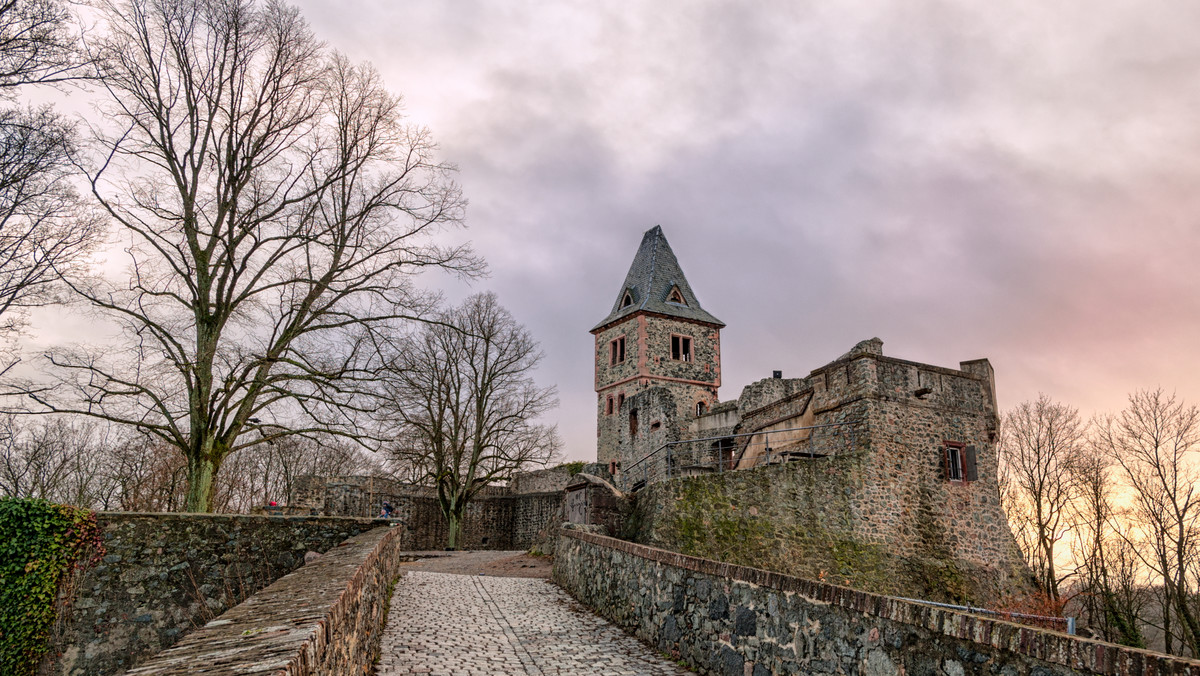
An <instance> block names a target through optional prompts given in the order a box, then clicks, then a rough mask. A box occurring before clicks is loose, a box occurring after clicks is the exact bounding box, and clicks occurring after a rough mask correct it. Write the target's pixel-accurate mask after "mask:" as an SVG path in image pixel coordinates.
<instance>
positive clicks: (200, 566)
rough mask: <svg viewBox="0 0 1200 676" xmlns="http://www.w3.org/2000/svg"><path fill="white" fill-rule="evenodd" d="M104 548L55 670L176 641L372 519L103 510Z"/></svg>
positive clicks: (80, 588) (103, 663)
mask: <svg viewBox="0 0 1200 676" xmlns="http://www.w3.org/2000/svg"><path fill="white" fill-rule="evenodd" d="M98 520H99V523H100V526H101V528H102V529H103V534H104V548H105V552H106V555H105V556H104V559H103V560H102V561H101V563H100V565H98V566H95V567H93V568H92V569H90V570H88V571H87V573H86V574H85V575H84V576H83V577H82V579H81V580H79V582H78V585H77V592H76V595H75V598H74V602H73V604H72V611H71V614H70V617H69V619H68V621H67V624H66V629H65V631H64V632H63V633H62V634H61V635H60V637H59V638H58V640H57V642H56V646H55V647H54V651H55V652H56V653H60V654H61V657H60V658H59V659H57V660H56V667H55V673H58V674H64V675H66V674H70V675H72V676H81V675H84V674H87V675H89V676H91V675H102V674H114V673H118V672H120V671H122V670H124V669H127V668H129V667H130V666H131V665H133V664H135V663H137V662H138V661H139V660H142V659H145V658H146V657H147V656H149V655H152V654H154V653H157V652H159V651H160V650H163V649H164V648H167V647H169V646H171V645H174V644H175V643H176V642H177V641H179V640H180V638H182V637H183V636H184V635H186V634H187V633H189V632H191V631H192V630H194V629H196V628H198V627H202V626H204V624H205V623H206V622H208V621H209V620H212V619H214V618H215V617H217V616H218V615H220V614H221V613H222V612H224V611H225V610H226V609H228V608H230V607H232V606H233V605H235V604H236V603H239V602H240V601H241V600H242V599H244V598H246V597H248V596H250V595H251V594H253V593H255V592H256V591H258V590H259V589H262V588H263V587H266V586H267V585H269V584H271V583H272V582H274V581H275V580H277V579H279V578H281V577H283V576H284V575H286V574H288V573H290V572H292V571H293V570H296V569H297V568H299V567H301V566H302V565H304V556H305V554H306V553H307V552H309V551H313V552H325V551H328V550H329V549H331V548H333V547H335V546H336V545H337V544H338V543H340V542H342V541H344V540H346V539H347V538H350V537H352V536H355V535H358V534H360V533H363V532H366V531H368V530H371V529H372V528H377V527H379V525H380V523H381V522H378V521H374V520H371V519H345V518H323V517H322V518H318V517H266V516H245V515H229V514H141V513H122V512H101V513H100V514H99V515H98Z"/></svg>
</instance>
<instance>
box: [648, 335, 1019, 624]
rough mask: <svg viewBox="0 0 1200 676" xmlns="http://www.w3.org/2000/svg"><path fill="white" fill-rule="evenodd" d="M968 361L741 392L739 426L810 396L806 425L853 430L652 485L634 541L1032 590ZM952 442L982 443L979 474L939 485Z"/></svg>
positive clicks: (840, 364) (909, 588)
mask: <svg viewBox="0 0 1200 676" xmlns="http://www.w3.org/2000/svg"><path fill="white" fill-rule="evenodd" d="M868 347H870V346H869V345H868ZM975 363H976V364H977V365H979V366H978V367H977V370H975V371H972V372H968V371H966V370H963V371H959V370H954V369H947V368H940V367H936V366H930V365H926V364H917V363H914V362H907V361H903V360H899V359H892V358H888V357H884V356H882V355H881V354H879V353H878V352H871V351H860V352H857V353H856V352H851V353H850V354H848V355H847V356H845V357H843V358H841V359H839V360H837V361H835V362H833V363H831V364H829V365H827V366H825V367H822V368H820V369H817V370H816V371H813V373H812V374H811V375H810V376H809V377H808V378H805V379H792V380H782V379H778V380H771V379H768V380H765V381H760V382H759V383H755V384H754V385H752V386H750V387H747V388H746V392H745V393H744V394H743V398H742V399H743V401H744V402H745V404H746V407H747V408H749V407H753V408H751V409H750V410H748V411H745V412H744V416H745V417H744V418H743V422H744V424H743V426H742V427H740V428H739V431H742V432H750V431H754V430H755V424H756V421H757V423H758V424H766V423H767V422H769V421H770V420H773V419H776V418H778V417H780V416H781V415H785V414H793V413H795V411H794V410H791V408H789V407H792V404H796V405H797V406H798V405H799V403H801V402H803V401H808V399H807V397H809V396H810V395H808V394H806V393H805V392H806V391H807V392H811V401H809V402H808V404H807V409H808V410H810V411H811V412H812V422H813V424H815V425H825V424H830V423H853V424H852V425H850V426H848V427H837V428H823V429H821V430H818V431H817V432H815V433H814V442H813V448H814V450H819V451H820V452H822V453H825V454H828V457H824V458H815V459H797V460H794V461H793V462H790V463H786V464H782V465H774V466H765V467H757V468H754V469H746V470H740V471H735V472H725V473H720V474H708V475H702V476H698V477H690V478H682V479H678V478H677V479H671V480H669V481H665V482H662V483H658V484H651V485H650V486H648V487H647V488H644V489H642V490H641V491H639V492H638V493H637V508H636V518H635V519H634V520H633V526H634V528H633V531H634V532H635V533H636V535H635V539H636V541H637V542H641V543H645V544H649V545H652V546H660V547H663V548H666V549H669V550H672V551H678V552H682V553H684V554H689V555H694V556H702V557H706V558H713V559H719V560H722V561H729V562H731V563H737V564H742V565H751V566H756V567H762V568H768V569H771V570H778V571H781V572H785V573H789V574H795V575H802V576H807V577H814V578H815V577H821V576H825V577H827V578H828V579H830V580H836V581H838V582H840V583H843V584H847V585H848V586H854V587H857V588H863V589H874V590H879V591H882V592H885V593H892V594H898V595H904V596H917V597H920V598H927V599H932V600H940V601H947V602H955V603H972V604H991V603H996V602H998V601H1000V600H1001V599H1003V598H1004V597H1005V596H1006V595H1010V594H1014V593H1015V594H1022V593H1025V592H1027V591H1029V589H1030V587H1029V574H1028V570H1027V568H1026V567H1025V565H1024V563H1023V561H1022V559H1021V556H1020V553H1019V551H1018V549H1017V545H1016V541H1015V539H1014V538H1013V536H1012V533H1011V531H1010V530H1009V527H1008V522H1007V520H1006V519H1005V516H1004V513H1003V510H1002V509H1001V506H1000V500H999V489H998V487H997V481H996V454H995V443H994V442H995V432H996V417H995V404H994V401H993V398H994V395H992V392H993V388H992V382H991V379H990V377H989V376H990V366H986V361H980V362H975ZM985 367H986V368H985ZM776 398H778V399H776ZM772 401H777V402H778V404H773V403H770V402H772ZM781 406H782V408H781ZM792 408H794V407H792ZM776 409H778V410H776ZM948 441H952V442H957V443H961V444H964V445H970V446H973V447H974V448H975V449H976V452H977V469H978V476H977V479H976V480H974V481H950V480H948V479H947V475H946V468H945V465H944V463H945V443H946V442H948Z"/></svg>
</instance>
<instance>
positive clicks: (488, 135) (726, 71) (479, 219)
mask: <svg viewBox="0 0 1200 676" xmlns="http://www.w3.org/2000/svg"><path fill="white" fill-rule="evenodd" d="M299 4H300V7H301V9H302V11H303V12H304V14H305V16H306V17H307V18H308V20H309V21H310V22H311V24H312V25H313V27H314V29H315V31H316V33H317V34H318V35H319V36H320V37H321V38H323V39H325V40H327V41H328V42H329V43H330V44H331V45H332V46H334V47H335V48H337V49H339V50H342V51H344V52H346V53H347V54H349V55H350V56H351V57H352V58H355V59H359V60H362V59H366V60H370V61H372V62H373V63H374V64H375V65H376V67H377V68H378V69H379V70H380V71H381V72H382V73H383V75H384V78H385V80H386V81H387V82H388V84H389V86H390V88H391V89H392V90H393V91H395V92H399V93H402V94H403V95H404V97H405V101H406V107H407V110H408V112H409V114H410V117H411V119H412V120H414V121H416V122H419V123H421V124H425V125H428V126H429V127H430V128H431V129H432V131H433V133H434V135H435V137H436V138H437V139H438V140H439V142H440V144H441V149H442V156H443V157H444V159H446V160H448V161H451V162H454V163H456V164H457V165H458V166H459V168H460V174H459V180H460V182H461V183H462V185H463V187H464V191H465V193H466V195H467V197H468V198H469V200H470V208H469V211H468V225H469V228H468V230H467V231H466V232H465V233H463V236H464V237H465V238H469V239H470V240H472V241H473V242H474V245H475V247H476V249H477V250H478V251H479V252H480V253H481V254H483V256H484V257H486V259H487V261H488V263H489V265H490V277H489V278H488V279H485V280H482V281H480V282H477V283H476V284H475V288H477V289H480V290H483V289H490V290H494V291H496V292H497V293H498V294H499V296H500V299H501V302H503V303H504V304H505V305H506V306H507V307H509V308H510V309H511V310H512V311H513V313H514V314H515V315H516V317H517V318H518V320H520V321H521V322H523V323H524V324H525V325H527V326H528V327H529V328H530V329H531V330H532V332H533V333H534V335H535V336H536V337H537V339H538V340H540V341H541V343H542V346H543V348H544V350H545V352H546V359H545V361H544V362H543V366H542V368H541V369H540V370H539V373H538V377H539V380H540V381H542V382H543V383H545V384H550V383H555V384H557V386H558V388H559V391H560V394H561V401H562V403H561V407H560V408H559V409H558V411H557V413H556V418H557V422H558V423H559V426H560V429H561V431H562V433H563V436H564V438H565V441H566V453H567V456H568V458H569V459H589V460H590V459H594V458H595V452H596V449H595V405H594V397H595V394H594V392H593V390H592V384H593V381H592V358H591V354H592V346H593V339H592V336H590V335H589V334H588V330H589V329H590V328H591V327H592V326H593V325H594V324H595V323H596V322H597V321H599V320H600V319H601V318H603V317H604V316H605V315H606V314H607V313H608V311H609V310H610V309H611V306H612V304H613V302H614V300H615V299H616V296H617V294H618V292H619V291H620V285H621V282H622V280H623V279H624V276H625V272H626V270H627V268H628V266H629V263H630V262H631V261H632V258H633V255H634V252H635V251H636V248H637V246H638V243H639V241H640V238H641V234H642V232H644V231H645V230H647V229H649V228H651V227H653V226H654V225H656V224H661V225H662V226H663V229H664V231H665V233H666V236H667V238H668V240H669V241H670V242H671V245H672V247H673V248H674V250H675V252H676V254H677V255H678V257H679V259H680V262H681V263H682V265H683V268H684V270H685V272H686V273H687V275H688V279H689V281H690V282H691V285H692V287H693V288H694V290H695V291H696V294H697V295H698V297H699V299H700V302H701V304H702V305H703V306H704V308H705V309H707V310H709V311H710V312H712V313H713V314H714V315H716V316H717V317H719V318H721V319H722V320H723V321H725V322H726V324H727V325H728V326H727V328H726V329H725V330H724V332H723V334H722V358H723V365H724V369H723V377H724V386H723V387H722V388H721V391H720V394H721V398H722V399H732V398H736V397H737V396H738V394H739V393H740V391H741V388H742V387H743V386H744V385H746V384H748V383H750V382H752V381H754V380H757V379H758V378H761V377H764V376H768V375H770V372H771V370H773V369H782V370H783V371H784V374H785V375H786V376H789V377H792V376H802V375H806V374H807V373H808V372H809V371H810V370H812V369H814V368H816V367H819V366H821V365H822V364H825V363H827V362H828V361H830V360H832V359H834V358H836V357H837V356H838V355H840V354H842V353H843V352H845V351H846V350H848V349H849V348H850V347H851V346H852V345H853V344H854V343H855V342H857V341H859V340H863V339H866V338H870V337H873V336H878V337H879V338H881V339H883V341H884V353H885V354H888V355H892V356H896V357H901V358H905V359H912V360H918V361H924V362H929V363H933V364H937V365H942V366H951V367H957V365H958V362H959V361H961V360H967V359H975V358H979V357H988V358H989V359H991V361H992V364H993V365H994V367H995V369H996V375H997V388H998V395H999V398H1000V404H1001V406H1002V407H1005V408H1007V407H1009V406H1011V405H1013V404H1016V403H1018V402H1020V401H1022V400H1026V399H1031V398H1033V397H1035V396H1036V395H1037V394H1038V392H1039V391H1040V392H1045V393H1047V394H1049V395H1050V396H1051V397H1053V398H1055V399H1058V400H1061V401H1064V402H1067V403H1069V404H1072V405H1075V406H1077V407H1079V408H1080V410H1081V412H1083V413H1084V414H1085V415H1091V414H1092V413H1095V412H1103V411H1116V410H1118V409H1120V408H1121V407H1122V406H1123V405H1124V400H1125V396H1126V395H1127V394H1128V393H1129V392H1131V391H1133V390H1135V389H1138V388H1152V387H1156V386H1159V385H1161V386H1163V387H1165V388H1167V389H1168V390H1177V391H1178V392H1179V394H1180V395H1182V396H1184V397H1186V398H1187V399H1189V400H1190V401H1192V402H1194V403H1200V379H1198V376H1200V355H1198V353H1197V350H1198V349H1200V308H1198V307H1197V306H1198V305H1200V274H1198V272H1197V269H1196V268H1197V265H1196V261H1197V260H1198V259H1200V227H1198V223H1197V219H1198V214H1200V39H1197V34H1198V29H1200V3H1187V2H1145V0H1140V1H1136V2H1135V1H1128V2H1119V1H1110V0H1087V1H1086V2H1083V1H1075V2H1072V1H1062V2H1054V3H1046V2H1041V1H1038V2H1023V3H1022V2H1012V3H977V2H965V1H964V2H957V3H950V2H923V1H921V0H913V1H910V2H904V3H869V2H852V1H849V0H845V1H839V2H820V3H816V2H795V1H789V2H755V3H745V2H724V3H722V2H696V1H688V2H662V1H658V2H642V3H634V2H596V1H595V0H586V1H578V2H563V1H558V2H553V3H551V2H521V1H519V0H492V1H490V2H477V1H470V0H456V1H455V2H446V1H445V0H375V1H367V0H341V1H333V0H303V1H302V2H300V3H299Z"/></svg>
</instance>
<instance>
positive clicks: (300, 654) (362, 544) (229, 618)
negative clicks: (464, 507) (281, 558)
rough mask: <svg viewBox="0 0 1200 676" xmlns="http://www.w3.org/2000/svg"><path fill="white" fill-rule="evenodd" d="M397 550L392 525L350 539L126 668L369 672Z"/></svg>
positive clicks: (157, 672)
mask: <svg viewBox="0 0 1200 676" xmlns="http://www.w3.org/2000/svg"><path fill="white" fill-rule="evenodd" d="M404 550H405V543H404V536H403V532H402V531H401V530H399V529H397V528H376V529H374V530H371V531H369V532H367V533H364V534H362V535H359V536H356V537H353V538H350V539H349V540H347V541H345V542H343V543H342V544H341V545H340V546H338V547H335V548H334V549H332V550H331V551H329V552H327V553H326V554H325V555H323V556H321V557H320V558H317V559H316V560H314V561H312V562H311V563H309V564H307V565H305V566H303V567H302V568H300V569H299V570H296V571H295V572H293V573H291V574H289V575H286V576H284V577H282V578H281V579H279V580H278V581H276V582H274V583H273V584H271V585H270V586H269V587H267V588H266V589H263V590H262V591H260V592H258V593H257V594H255V595H254V598H253V599H252V600H250V601H247V602H245V603H242V604H240V605H238V606H236V607H234V608H232V609H230V610H229V611H228V612H226V613H224V614H223V615H221V618H220V621H219V622H214V623H212V624H210V625H208V626H205V627H203V628H200V629H198V630H197V631H195V632H193V633H191V634H189V635H188V636H187V637H186V638H184V639H183V640H182V641H180V642H179V643H178V644H177V645H176V646H174V647H172V648H171V649H169V650H166V651H163V652H161V653H159V654H157V655H154V656H152V657H150V658H149V659H148V660H147V661H146V662H145V663H144V664H142V665H141V666H139V667H138V668H137V670H136V671H135V672H131V673H136V674H138V676H177V675H179V676H182V675H183V674H196V673H212V674H217V673H220V674H250V673H255V674H264V673H273V674H289V675H291V676H317V675H318V674H366V673H371V672H372V671H373V665H374V663H375V661H376V660H377V658H378V657H379V651H380V638H381V634H382V628H383V624H384V620H385V617H384V615H385V609H386V608H387V604H388V600H389V597H390V595H391V590H392V587H391V585H392V583H393V582H394V581H395V580H396V578H397V576H398V575H400V573H401V570H402V569H401V566H400V564H401V563H402V562H404V561H411V560H413V557H412V556H408V555H406V554H405V551H404Z"/></svg>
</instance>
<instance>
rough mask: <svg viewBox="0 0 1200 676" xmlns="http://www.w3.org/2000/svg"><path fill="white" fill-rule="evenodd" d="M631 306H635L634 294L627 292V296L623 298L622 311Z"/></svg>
mask: <svg viewBox="0 0 1200 676" xmlns="http://www.w3.org/2000/svg"><path fill="white" fill-rule="evenodd" d="M630 305H633V294H632V293H629V292H628V291H626V292H625V295H624V296H621V309H622V310H624V309H625V308H627V307H629V306H630Z"/></svg>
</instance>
